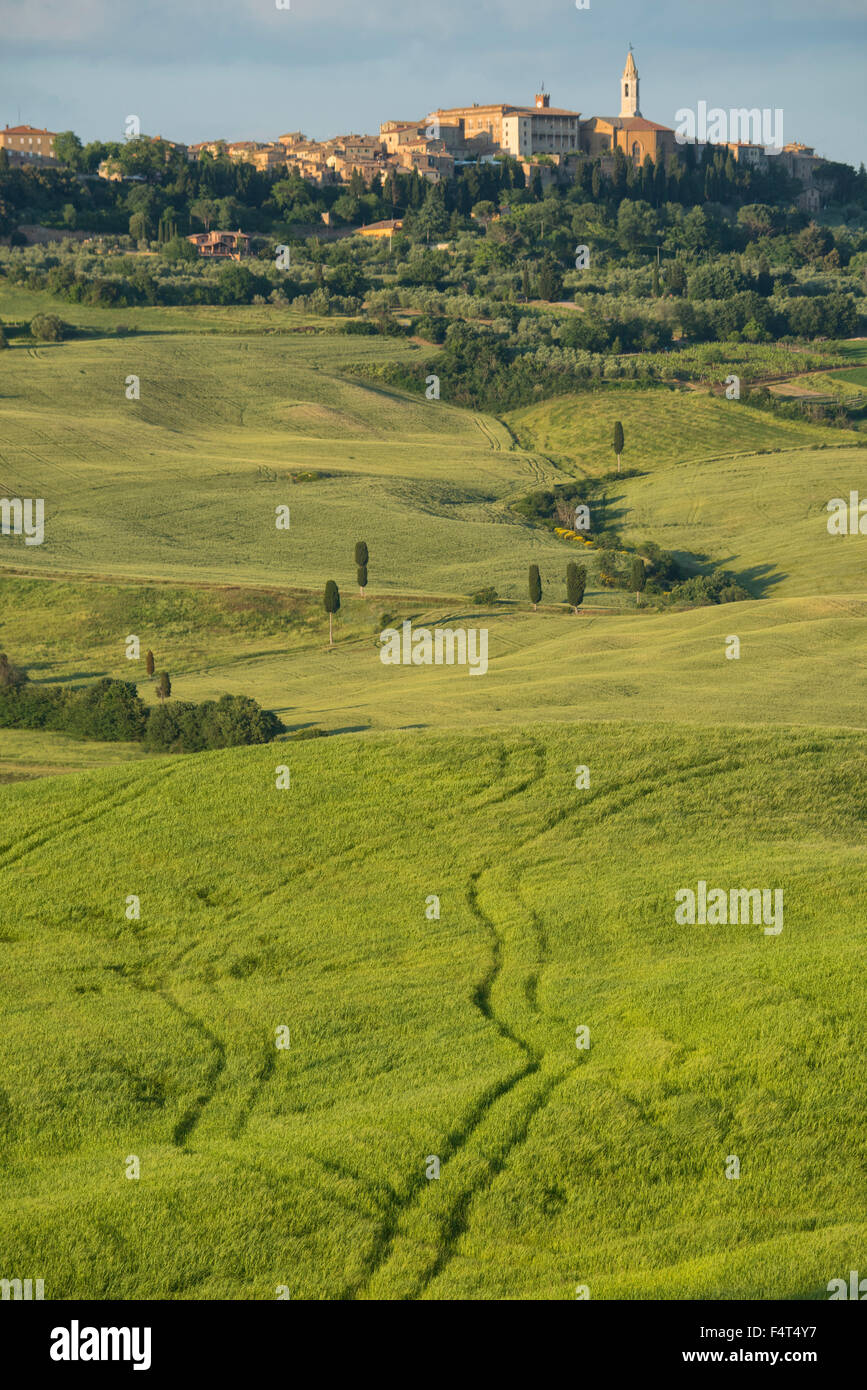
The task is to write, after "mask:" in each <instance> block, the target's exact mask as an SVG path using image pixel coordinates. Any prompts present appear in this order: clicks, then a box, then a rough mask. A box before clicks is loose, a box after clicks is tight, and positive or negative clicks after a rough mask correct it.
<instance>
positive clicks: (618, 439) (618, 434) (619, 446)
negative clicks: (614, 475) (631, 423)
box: [614, 420, 624, 473]
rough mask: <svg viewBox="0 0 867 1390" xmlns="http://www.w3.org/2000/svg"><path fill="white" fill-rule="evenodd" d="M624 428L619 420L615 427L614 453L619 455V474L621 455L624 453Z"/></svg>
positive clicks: (618, 470)
mask: <svg viewBox="0 0 867 1390" xmlns="http://www.w3.org/2000/svg"><path fill="white" fill-rule="evenodd" d="M623 442H624V441H623V426H622V425H621V423H620V421H619V420H618V421H617V423H616V424H615V426H614V452H615V454H616V455H617V472H618V473H619V472H620V455H621V454H622V453H623Z"/></svg>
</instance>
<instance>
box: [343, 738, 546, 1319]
mask: <svg viewBox="0 0 867 1390" xmlns="http://www.w3.org/2000/svg"><path fill="white" fill-rule="evenodd" d="M531 752H532V754H533V757H534V759H535V763H536V766H535V768H534V770H533V772H532V773H530V775H529V776H527V777H525V778H524V779H523V780H521V781H520V782H518V783H517V785H515V786H513V787H507V788H506V789H505V790H504V791H503V792H502V794H501V795H499V796H496V797H493V798H492V799H490V800H489V801H486V802H483V803H482V804H481V805H480V806H479V807H478V808H477V809H479V810H482V809H485V808H488V807H491V806H498V805H502V804H503V803H504V802H506V801H509V800H511V799H512V798H514V797H516V796H519V795H521V794H522V793H523V792H525V791H526V790H527V789H528V788H529V787H531V786H532V785H534V784H536V783H538V782H539V781H540V780H541V779H542V777H543V776H544V772H545V764H546V755H545V749H544V747H543V746H542V745H541V744H540V743H539V742H538V741H537V740H533V742H532V744H531ZM508 757H509V754H508V752H507V751H506V749H505V748H503V749H502V751H501V755H500V766H499V769H498V771H499V774H500V776H505V775H506V771H507V768H508ZM490 868H491V864H490V862H489V861H485V862H484V863H483V864H481V865H480V866H479V867H477V868H476V869H474V870H473V871H472V872H471V873H470V876H469V882H468V885H467V891H466V901H467V904H468V906H469V908H470V911H471V912H472V914H473V916H474V917H475V918H476V919H477V921H479V922H480V923H481V924H482V926H483V927H484V930H485V932H486V934H487V935H488V937H489V939H490V947H491V963H490V966H489V968H488V970H487V971H486V972H485V974H484V976H483V977H482V979H481V980H480V981H479V983H478V984H477V985H476V987H475V990H474V991H473V996H472V998H473V1003H474V1004H475V1006H476V1008H477V1009H478V1010H479V1011H480V1013H481V1014H482V1016H483V1017H484V1018H485V1019H486V1021H487V1022H489V1023H490V1024H491V1025H492V1026H493V1027H494V1028H495V1029H496V1031H497V1032H498V1033H499V1035H500V1037H501V1038H503V1039H504V1040H505V1041H507V1042H508V1043H510V1044H511V1045H512V1046H514V1047H516V1048H518V1049H519V1051H520V1052H521V1053H522V1055H523V1061H522V1063H521V1065H520V1066H519V1067H518V1069H517V1070H515V1071H513V1072H512V1073H511V1074H510V1075H509V1076H507V1077H505V1078H504V1079H503V1080H502V1081H500V1082H497V1083H495V1084H494V1085H492V1086H490V1087H489V1088H488V1089H487V1091H486V1092H485V1093H483V1095H482V1096H480V1097H479V1099H478V1100H477V1101H476V1103H475V1105H474V1106H473V1108H472V1109H471V1110H470V1112H469V1114H468V1115H466V1116H465V1118H464V1120H463V1123H462V1124H461V1125H460V1126H459V1127H457V1128H456V1129H454V1130H452V1131H451V1133H450V1134H448V1135H447V1136H446V1139H445V1142H444V1143H443V1144H441V1145H440V1149H441V1152H440V1154H439V1158H440V1161H441V1163H442V1164H443V1167H444V1169H445V1168H446V1165H447V1164H448V1162H449V1161H450V1160H452V1159H454V1158H455V1157H456V1156H458V1155H459V1154H460V1153H461V1151H462V1150H463V1149H464V1148H465V1147H466V1145H467V1144H468V1143H469V1142H470V1141H471V1140H472V1138H473V1136H474V1135H475V1134H476V1133H477V1131H478V1130H479V1129H480V1127H481V1126H482V1125H483V1124H484V1122H485V1121H486V1120H487V1119H488V1118H489V1116H490V1115H491V1114H492V1112H493V1111H494V1108H495V1106H496V1105H497V1103H498V1102H499V1101H501V1100H503V1099H505V1098H506V1097H508V1096H510V1095H511V1093H512V1092H513V1091H515V1089H516V1088H517V1087H519V1086H520V1085H521V1083H522V1082H524V1081H528V1080H529V1079H530V1078H532V1077H535V1076H536V1075H537V1074H538V1073H539V1072H540V1071H541V1069H542V1065H543V1060H544V1057H543V1054H542V1053H541V1052H539V1050H538V1049H537V1048H536V1047H534V1046H533V1044H532V1043H530V1042H528V1041H527V1039H526V1038H523V1037H522V1036H521V1035H520V1033H518V1032H517V1031H516V1030H515V1029H514V1028H512V1027H511V1026H510V1025H509V1023H508V1022H507V1021H506V1020H505V1019H504V1018H502V1017H500V1016H499V1014H498V1013H497V1011H496V1009H495V1008H494V1006H493V1004H492V1000H491V994H492V991H493V988H494V985H495V984H496V982H497V980H498V978H499V977H500V975H501V973H502V969H503V950H504V941H503V938H502V935H501V933H500V931H499V930H498V928H497V925H496V923H495V922H494V921H493V919H492V918H491V917H489V916H488V914H487V913H485V912H484V910H483V909H482V907H481V906H480V904H479V901H478V885H479V880H480V879H481V878H482V876H483V875H484V874H485V873H487V872H488V871H489V869H490ZM542 939H543V938H540V945H541V940H542ZM540 964H544V962H540ZM530 978H531V977H528V981H527V982H525V983H528V982H529V980H530ZM532 980H533V987H532V988H531V989H529V990H528V989H526V988H525V991H524V993H525V998H526V1000H527V1005H528V1009H529V1011H530V1012H531V1013H534V1014H538V1013H539V1009H538V1005H537V1004H536V1003H535V984H536V981H537V980H538V972H537V973H536V974H534V975H533V976H532ZM560 1080H561V1076H560V1075H559V1074H555V1075H553V1076H548V1077H546V1078H545V1079H544V1080H543V1082H542V1084H541V1086H538V1087H533V1088H532V1090H531V1095H530V1097H529V1100H528V1104H527V1105H526V1106H525V1107H524V1109H523V1112H522V1114H521V1116H520V1120H519V1122H518V1124H517V1128H514V1127H513V1132H512V1133H511V1135H510V1137H509V1142H508V1143H507V1146H506V1148H505V1149H504V1150H502V1151H501V1152H499V1153H496V1154H493V1155H492V1156H491V1157H489V1158H488V1159H486V1160H485V1161H484V1167H483V1172H482V1174H481V1175H480V1179H479V1180H477V1181H474V1182H471V1183H469V1184H468V1185H465V1186H464V1187H463V1188H462V1189H461V1190H460V1191H458V1192H457V1194H456V1195H455V1198H454V1200H453V1201H452V1203H451V1205H450V1207H449V1208H448V1210H447V1212H446V1214H445V1218H444V1220H443V1222H442V1225H441V1233H442V1239H441V1243H440V1248H439V1249H438V1251H437V1253H436V1255H435V1257H434V1259H433V1261H432V1263H431V1264H430V1266H429V1267H428V1268H427V1269H426V1270H422V1271H419V1272H418V1274H417V1275H416V1276H415V1278H414V1280H413V1283H412V1287H411V1288H410V1289H408V1290H407V1291H406V1292H404V1293H403V1294H402V1295H401V1297H402V1298H403V1299H414V1298H417V1297H418V1296H419V1295H420V1294H422V1293H423V1292H424V1290H425V1289H426V1288H427V1287H428V1285H429V1284H430V1282H431V1280H433V1279H434V1278H435V1277H436V1276H437V1275H438V1274H439V1273H441V1271H442V1270H443V1269H444V1268H445V1266H446V1265H447V1264H448V1262H449V1260H450V1259H451V1258H452V1256H453V1254H454V1252H455V1248H456V1245H457V1242H458V1240H459V1239H460V1237H461V1235H462V1234H463V1232H464V1231H465V1229H466V1227H467V1224H468V1220H469V1210H470V1206H471V1204H472V1201H473V1198H474V1197H475V1196H476V1195H477V1193H478V1192H479V1191H481V1190H482V1189H483V1188H484V1187H487V1186H489V1185H490V1183H491V1182H492V1181H493V1180H494V1178H495V1177H496V1176H497V1174H498V1173H499V1172H500V1171H501V1170H502V1169H503V1168H504V1167H505V1165H506V1163H507V1162H508V1160H509V1157H510V1156H511V1154H512V1153H513V1152H514V1149H515V1148H516V1147H517V1146H518V1145H519V1144H521V1143H523V1141H524V1139H525V1138H526V1136H527V1133H528V1132H529V1129H530V1125H531V1124H532V1121H533V1119H534V1117H535V1115H536V1114H537V1113H538V1112H539V1111H540V1110H541V1109H542V1108H543V1107H544V1106H545V1104H546V1103H547V1100H548V1097H549V1095H550V1093H551V1091H552V1090H553V1088H554V1087H555V1086H556V1085H557V1084H559V1081H560ZM427 1190H428V1184H427V1180H426V1177H425V1176H424V1175H420V1176H419V1177H418V1178H417V1179H416V1180H415V1181H414V1182H413V1183H412V1185H411V1187H410V1189H409V1191H408V1192H407V1194H406V1196H405V1197H404V1199H403V1201H402V1202H401V1203H400V1205H399V1206H397V1208H396V1209H395V1210H394V1211H392V1212H391V1213H390V1214H389V1215H388V1217H387V1219H386V1221H385V1222H384V1223H383V1225H382V1227H381V1228H380V1231H379V1234H378V1236H377V1238H376V1241H375V1243H374V1249H373V1252H372V1254H371V1257H370V1259H369V1260H368V1268H367V1272H366V1274H365V1277H364V1280H363V1282H362V1284H361V1286H360V1287H357V1288H355V1289H352V1290H350V1289H347V1290H346V1291H344V1293H343V1295H342V1297H343V1298H345V1299H346V1298H348V1299H354V1298H359V1297H364V1296H365V1294H366V1292H367V1291H368V1290H369V1289H370V1286H371V1284H372V1283H373V1281H374V1279H376V1278H377V1277H378V1276H379V1275H380V1274H381V1272H382V1271H383V1270H384V1269H385V1267H386V1266H387V1264H388V1262H389V1259H390V1258H391V1256H392V1254H393V1252H394V1248H395V1245H396V1242H397V1240H398V1238H399V1235H400V1225H401V1219H402V1218H403V1217H404V1216H405V1215H406V1214H407V1213H408V1212H409V1211H411V1210H412V1209H413V1207H415V1206H417V1205H418V1204H419V1203H420V1202H423V1201H424V1197H425V1194H426V1192H427Z"/></svg>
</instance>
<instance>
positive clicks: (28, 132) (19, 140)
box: [0, 125, 56, 160]
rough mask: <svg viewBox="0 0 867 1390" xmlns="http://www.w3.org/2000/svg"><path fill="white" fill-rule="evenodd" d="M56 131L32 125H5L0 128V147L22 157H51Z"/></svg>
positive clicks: (28, 158) (29, 158)
mask: <svg viewBox="0 0 867 1390" xmlns="http://www.w3.org/2000/svg"><path fill="white" fill-rule="evenodd" d="M55 135H56V131H53V130H39V129H38V128H37V127H36V126H32V125H7V127H6V129H5V130H0V149H3V150H8V151H9V153H10V155H11V154H17V155H22V156H23V157H24V159H26V160H31V159H34V160H35V159H53V158H54V140H55Z"/></svg>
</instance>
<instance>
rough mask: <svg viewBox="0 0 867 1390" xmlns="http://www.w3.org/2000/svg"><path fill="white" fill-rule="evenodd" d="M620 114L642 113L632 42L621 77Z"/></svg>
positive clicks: (632, 114)
mask: <svg viewBox="0 0 867 1390" xmlns="http://www.w3.org/2000/svg"><path fill="white" fill-rule="evenodd" d="M620 114H621V116H640V115H641V108H640V106H639V104H638V68H637V67H636V66H635V59H634V57H633V56H632V44H630V45H629V56H628V58H627V59H626V67H625V68H624V69H623V77H622V78H621V79H620Z"/></svg>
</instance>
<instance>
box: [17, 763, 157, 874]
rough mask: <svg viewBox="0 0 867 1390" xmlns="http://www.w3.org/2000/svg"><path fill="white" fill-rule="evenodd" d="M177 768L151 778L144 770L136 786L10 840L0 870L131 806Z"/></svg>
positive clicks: (112, 794) (109, 795) (112, 793)
mask: <svg viewBox="0 0 867 1390" xmlns="http://www.w3.org/2000/svg"><path fill="white" fill-rule="evenodd" d="M179 771H180V768H179V767H169V768H165V769H163V770H162V771H161V772H160V773H157V775H156V776H155V777H152V776H151V775H150V770H149V769H148V770H147V771H146V772H143V773H142V774H141V775H140V776H138V777H136V785H134V786H132V787H125V788H124V789H123V792H121V793H120V794H117V793H115V792H108V793H106V795H105V796H103V797H101V798H99V799H98V800H95V801H91V802H89V804H88V806H87V807H86V808H85V810H84V811H81V810H78V811H74V812H71V813H70V814H69V815H67V816H64V817H63V819H62V820H61V821H59V822H55V824H54V825H52V826H49V827H48V828H47V830H46V831H45V833H40V831H39V830H36V831H32V832H30V833H28V834H27V835H25V836H23V837H22V839H21V840H19V841H18V842H17V843H16V842H15V841H14V840H13V841H12V842H11V843H10V844H9V845H8V846H6V848H5V850H4V852H3V857H2V858H0V872H2V870H3V869H6V868H9V867H11V866H12V865H13V864H20V863H21V861H22V860H23V859H26V858H27V856H28V855H30V854H33V853H35V851H36V850H38V849H43V848H44V847H45V846H46V845H51V844H55V843H56V842H57V841H58V840H61V839H63V838H64V837H65V836H66V835H75V834H77V833H78V831H79V830H80V829H81V828H82V827H83V826H86V825H91V824H93V822H94V821H97V820H100V819H101V818H102V817H103V816H105V815H108V814H109V813H110V812H112V811H115V810H117V809H118V808H119V807H122V806H129V805H132V804H133V803H134V802H136V801H138V800H139V799H140V797H142V796H143V795H144V794H145V793H147V792H149V791H150V790H151V789H152V788H153V786H154V785H155V783H156V782H165V781H167V780H168V779H169V778H170V777H171V776H172V775H173V774H175V773H176V772H179ZM143 782H146V784H147V785H145V786H142V785H141V784H142V783H143Z"/></svg>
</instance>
